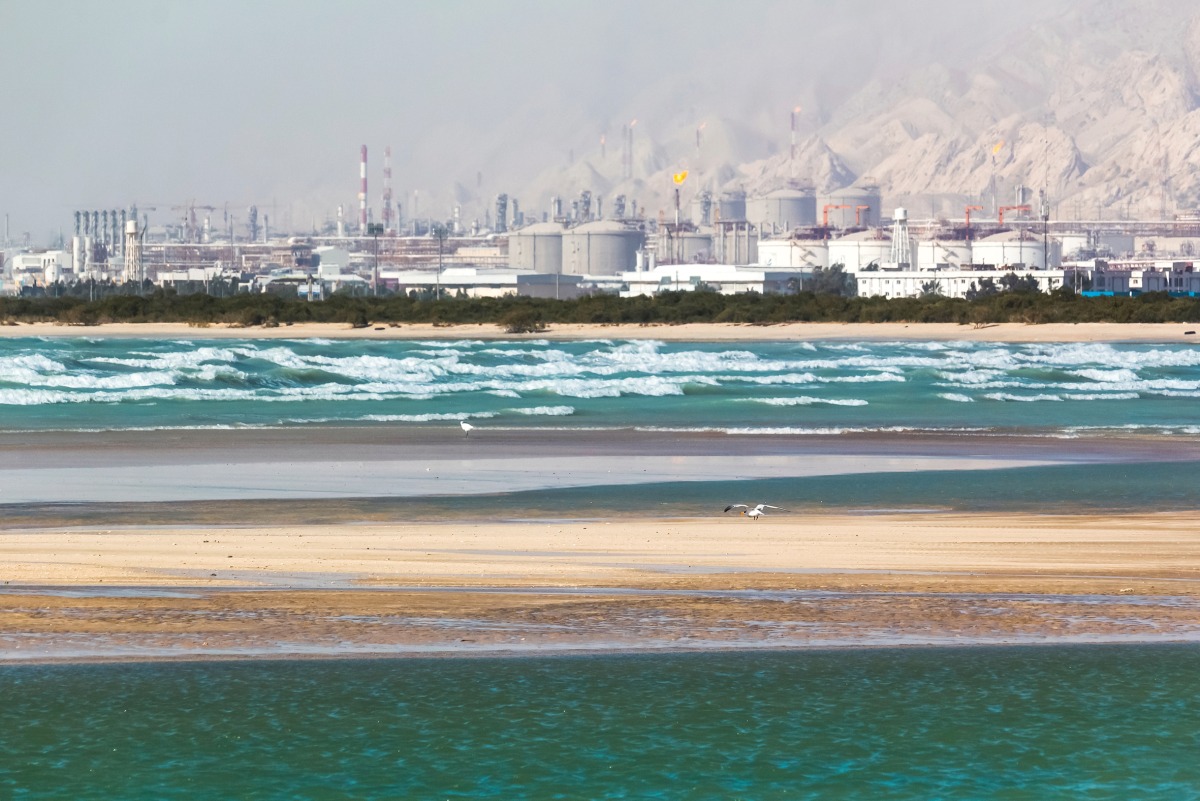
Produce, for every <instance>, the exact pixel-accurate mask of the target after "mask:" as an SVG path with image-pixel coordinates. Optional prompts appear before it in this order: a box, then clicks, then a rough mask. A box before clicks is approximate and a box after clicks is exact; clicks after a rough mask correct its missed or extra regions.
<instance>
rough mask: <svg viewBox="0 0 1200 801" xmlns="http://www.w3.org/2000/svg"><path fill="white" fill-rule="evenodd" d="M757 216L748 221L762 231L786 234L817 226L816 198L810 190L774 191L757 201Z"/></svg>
mask: <svg viewBox="0 0 1200 801" xmlns="http://www.w3.org/2000/svg"><path fill="white" fill-rule="evenodd" d="M755 213H756V214H757V216H754V217H751V218H750V221H751V222H753V223H755V224H757V225H758V226H759V229H760V230H762V231H769V232H772V233H787V232H788V231H791V230H793V229H795V228H811V227H812V226H814V225H816V224H817V196H816V195H815V194H813V192H812V190H811V189H810V190H804V189H776V190H775V191H774V192H769V193H767V194H766V195H764V196H763V197H761V198H759V199H758V203H757V211H756V212H755Z"/></svg>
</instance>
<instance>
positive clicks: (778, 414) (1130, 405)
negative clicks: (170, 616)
mask: <svg viewBox="0 0 1200 801" xmlns="http://www.w3.org/2000/svg"><path fill="white" fill-rule="evenodd" d="M1197 398H1200V349H1198V348H1195V347H1193V346H1191V345H1184V344H1162V345H1146V344H1129V345H1123V344H1111V343H1068V344H996V343H966V342H903V343H898V342H833V341H829V342H739V343H664V342H657V341H621V340H595V341H583V342H550V341H474V340H462V341H446V342H442V341H431V342H409V341H361V340H356V341H330V340H317V339H306V340H286V341H261V340H260V341H254V340H203V339H199V338H198V339H194V340H193V339H187V340H170V341H153V340H144V339H138V340H119V339H91V338H78V339H71V338H63V339H60V338H45V339H41V338H37V339H19V338H17V339H0V430H7V431H36V430H83V431H92V430H109V429H132V428H207V427H239V426H258V427H273V426H305V425H356V426H363V425H366V426H370V425H446V424H447V423H453V422H454V421H457V420H459V419H462V418H469V419H471V420H474V421H476V422H477V423H482V424H485V425H487V426H489V427H492V428H506V427H507V428H512V427H520V428H547V429H554V428H562V427H568V428H599V429H605V428H645V429H651V430H660V431H706V430H714V431H730V432H745V433H759V434H773V433H779V432H791V433H799V434H805V433H813V434H820V433H839V432H872V431H879V432H898V431H929V432H935V433H939V432H945V433H955V432H958V433H981V432H983V433H989V432H990V433H995V432H1001V433H1018V434H1026V433H1032V434H1043V435H1051V436H1062V437H1072V436H1079V435H1081V434H1088V433H1100V434H1106V433H1109V432H1117V433H1130V432H1140V433H1150V434H1163V435H1168V436H1173V437H1196V436H1198V435H1200V421H1198V420H1197V417H1196V415H1195V404H1196V400H1197Z"/></svg>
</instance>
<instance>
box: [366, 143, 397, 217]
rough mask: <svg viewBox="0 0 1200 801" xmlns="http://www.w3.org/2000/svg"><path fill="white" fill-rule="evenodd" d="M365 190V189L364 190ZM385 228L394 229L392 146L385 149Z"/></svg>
mask: <svg viewBox="0 0 1200 801" xmlns="http://www.w3.org/2000/svg"><path fill="white" fill-rule="evenodd" d="M364 191H365V190H364ZM383 229H384V230H385V231H387V232H388V233H391V231H392V146H391V145H388V146H387V147H385V148H384V149H383Z"/></svg>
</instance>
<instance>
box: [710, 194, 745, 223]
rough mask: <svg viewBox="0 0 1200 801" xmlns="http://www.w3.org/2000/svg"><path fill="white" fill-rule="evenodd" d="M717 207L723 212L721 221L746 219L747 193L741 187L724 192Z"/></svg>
mask: <svg viewBox="0 0 1200 801" xmlns="http://www.w3.org/2000/svg"><path fill="white" fill-rule="evenodd" d="M717 209H718V210H719V211H720V213H721V222H734V221H736V220H744V219H746V193H745V192H743V191H742V190H740V189H733V190H730V191H728V192H722V193H721V199H720V200H719V201H718V202H717Z"/></svg>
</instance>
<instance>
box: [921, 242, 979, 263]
mask: <svg viewBox="0 0 1200 801" xmlns="http://www.w3.org/2000/svg"><path fill="white" fill-rule="evenodd" d="M970 263H971V243H970V242H967V241H965V240H961V239H934V240H930V241H928V242H918V243H917V269H918V270H961V269H962V268H964V267H966V266H967V265H969V264H970Z"/></svg>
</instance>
